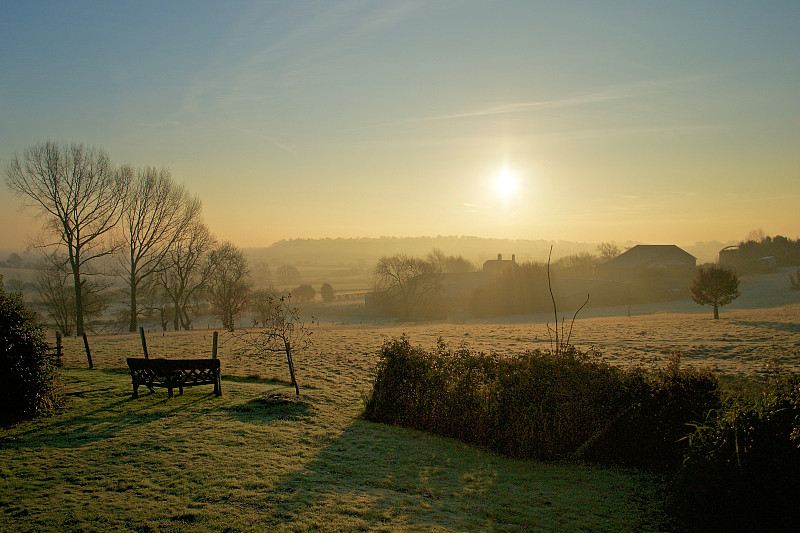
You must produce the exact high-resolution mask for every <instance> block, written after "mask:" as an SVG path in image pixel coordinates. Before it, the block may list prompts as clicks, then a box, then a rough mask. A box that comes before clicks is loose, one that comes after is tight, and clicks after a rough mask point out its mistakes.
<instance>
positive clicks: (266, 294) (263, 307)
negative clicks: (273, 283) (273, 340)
mask: <svg viewBox="0 0 800 533" xmlns="http://www.w3.org/2000/svg"><path fill="white" fill-rule="evenodd" d="M281 296H282V294H281V293H280V292H279V291H278V290H277V289H275V288H274V287H267V288H265V289H258V290H255V291H253V292H252V294H251V295H250V309H251V310H252V311H253V314H254V315H255V319H254V321H255V322H256V323H258V324H266V323H267V322H270V321H271V320H272V314H273V312H274V311H275V302H277V301H278V300H279V299H280V297H281Z"/></svg>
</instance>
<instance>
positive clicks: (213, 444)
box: [0, 304, 800, 531]
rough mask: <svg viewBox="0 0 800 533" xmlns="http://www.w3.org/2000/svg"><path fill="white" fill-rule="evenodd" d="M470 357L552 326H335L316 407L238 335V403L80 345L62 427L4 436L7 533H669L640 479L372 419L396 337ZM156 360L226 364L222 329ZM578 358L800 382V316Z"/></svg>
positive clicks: (638, 340)
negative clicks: (175, 389) (780, 367)
mask: <svg viewBox="0 0 800 533" xmlns="http://www.w3.org/2000/svg"><path fill="white" fill-rule="evenodd" d="M403 333H405V334H407V335H408V336H409V338H410V339H411V341H412V342H413V343H415V344H422V345H425V346H428V347H430V346H432V345H433V343H434V342H435V340H436V338H437V337H439V336H442V337H443V338H444V339H445V340H446V341H447V342H449V343H452V344H458V343H460V342H462V341H466V342H469V343H470V345H471V346H473V347H475V348H478V349H481V350H486V351H489V350H495V351H497V352H500V353H511V352H517V351H521V350H525V349H528V348H536V347H548V346H549V341H548V334H547V329H546V324H545V323H543V322H529V323H522V322H519V323H475V324H444V323H426V324H401V325H391V326H367V325H353V326H325V325H323V326H321V327H317V328H314V341H315V344H314V346H313V347H312V348H311V349H310V350H308V351H307V352H305V353H302V354H298V355H297V357H296V365H297V369H298V379H299V381H300V385H301V391H302V395H301V397H300V398H295V397H294V395H293V389H292V388H291V387H290V386H289V385H288V384H287V383H285V381H284V380H286V379H288V371H287V370H286V366H285V363H284V362H283V361H282V360H281V359H280V357H273V358H271V359H268V360H264V359H259V358H255V357H252V356H248V355H246V354H245V353H243V352H242V351H241V350H240V349H239V348H237V346H236V343H235V341H234V340H233V339H232V338H231V337H230V336H228V335H225V334H221V335H220V338H221V340H220V351H219V356H220V359H221V361H222V368H223V376H224V377H223V396H222V397H221V398H217V399H215V398H214V397H213V394H212V390H211V387H210V386H206V387H201V388H195V389H188V390H187V392H186V393H185V394H184V395H183V396H180V397H176V398H174V399H172V400H168V399H167V396H166V392H165V391H163V390H160V389H157V392H156V393H155V394H149V393H147V392H145V393H144V394H143V395H142V397H141V398H139V399H138V400H133V399H131V398H130V380H129V377H128V376H127V372H126V370H124V367H125V357H129V356H137V357H138V356H141V345H140V341H139V336H138V335H136V334H124V335H107V336H94V337H90V342H91V347H92V355H93V359H94V362H95V367H96V369H95V370H92V371H90V370H88V369H86V368H85V367H86V361H85V354H84V353H83V346H82V342H81V341H80V340H79V339H75V338H69V339H65V359H66V364H67V369H66V371H65V380H66V384H67V388H68V390H69V391H71V392H72V393H73V394H72V395H71V396H69V400H68V404H67V406H66V407H65V408H64V409H62V410H60V411H58V412H57V413H56V414H55V415H53V416H50V417H46V418H42V419H38V420H35V421H32V422H27V423H23V424H20V425H17V426H15V427H11V428H7V429H3V430H0V454H1V457H0V468H1V469H2V470H0V472H1V474H0V529H3V530H10V529H12V528H13V529H15V530H20V531H40V530H67V531H69V530H78V529H80V530H89V531H92V530H94V531H107V530H125V531H128V530H134V531H223V530H227V531H251V530H287V531H307V530H333V531H336V530H387V531H388V530H412V531H430V530H434V531H464V530H486V531H504V530H520V529H524V530H542V531H652V530H659V529H662V528H663V524H662V523H661V522H660V520H661V519H662V515H661V508H660V503H659V498H658V485H657V483H656V482H655V480H653V479H650V478H649V477H647V476H645V475H643V474H639V473H637V472H633V471H627V470H617V469H609V468H598V467H592V466H585V465H560V464H543V463H537V462H525V461H516V460H512V459H507V458H504V457H500V456H497V455H494V454H491V453H487V452H484V451H482V450H477V449H474V448H471V447H468V446H465V445H463V444H461V443H459V442H457V441H453V440H449V439H443V438H439V437H435V436H430V435H426V434H423V433H419V432H415V431H410V430H406V429H402V428H394V427H385V426H382V425H378V424H372V423H368V422H365V421H362V420H359V419H358V415H359V413H360V411H361V408H362V401H361V393H362V392H366V391H368V390H369V389H370V387H371V386H370V379H371V377H372V372H373V369H374V365H375V363H376V362H377V352H378V349H379V347H380V345H381V343H382V342H383V340H384V339H388V338H391V337H395V336H399V335H401V334H403ZM147 340H148V349H149V352H150V354H151V356H163V357H189V356H192V357H203V356H210V352H211V331H195V332H177V333H176V332H173V333H167V334H164V335H162V334H160V333H151V334H149V335H148V339H147ZM572 340H573V341H574V343H575V344H576V345H578V346H581V347H589V346H594V347H597V348H600V349H601V350H602V351H603V353H604V354H605V355H606V356H607V357H608V358H609V359H610V360H612V361H614V362H618V363H621V364H638V363H640V362H642V361H649V360H650V359H651V358H652V357H653V356H659V355H661V352H662V351H663V350H682V351H683V353H684V354H685V359H684V360H685V361H687V362H689V363H692V364H710V365H712V366H714V367H716V368H717V369H718V370H719V371H721V372H729V373H737V374H741V373H745V374H751V373H759V372H762V371H763V370H764V364H765V362H766V361H767V360H769V359H770V358H774V357H776V356H781V357H782V358H783V363H784V365H786V366H788V367H791V368H794V369H798V368H800V355H799V354H800V305H798V304H793V305H789V306H783V307H776V308H769V309H738V310H730V311H727V310H726V311H724V312H723V314H722V319H721V320H718V321H714V320H712V319H711V318H710V313H704V314H676V313H671V314H668V313H660V314H649V315H641V316H633V317H627V316H622V317H595V318H586V319H578V320H577V321H576V323H575V328H574V332H573V339H572Z"/></svg>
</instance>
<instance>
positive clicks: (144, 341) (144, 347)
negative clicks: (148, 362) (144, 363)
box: [139, 326, 150, 359]
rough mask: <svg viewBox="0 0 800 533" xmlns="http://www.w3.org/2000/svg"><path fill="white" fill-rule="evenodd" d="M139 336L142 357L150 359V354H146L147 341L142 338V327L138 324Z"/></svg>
mask: <svg viewBox="0 0 800 533" xmlns="http://www.w3.org/2000/svg"><path fill="white" fill-rule="evenodd" d="M139 336H140V337H141V338H142V350H143V351H144V358H145V359H150V356H149V355H147V341H146V340H145V339H144V327H143V326H139Z"/></svg>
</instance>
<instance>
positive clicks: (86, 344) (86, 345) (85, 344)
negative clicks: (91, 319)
mask: <svg viewBox="0 0 800 533" xmlns="http://www.w3.org/2000/svg"><path fill="white" fill-rule="evenodd" d="M83 347H84V348H86V360H87V361H89V368H90V369H92V368H94V365H93V364H92V352H91V351H90V350H89V339H87V338H86V332H84V333H83Z"/></svg>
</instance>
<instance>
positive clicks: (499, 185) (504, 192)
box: [494, 168, 517, 198]
mask: <svg viewBox="0 0 800 533" xmlns="http://www.w3.org/2000/svg"><path fill="white" fill-rule="evenodd" d="M494 188H495V190H496V191H497V193H498V194H499V195H500V196H502V197H503V198H508V197H510V196H511V195H512V194H514V191H516V190H517V176H516V175H515V174H514V173H513V172H512V171H511V170H509V169H508V168H504V169H503V170H501V171H500V172H499V173H498V174H497V177H495V180H494Z"/></svg>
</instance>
